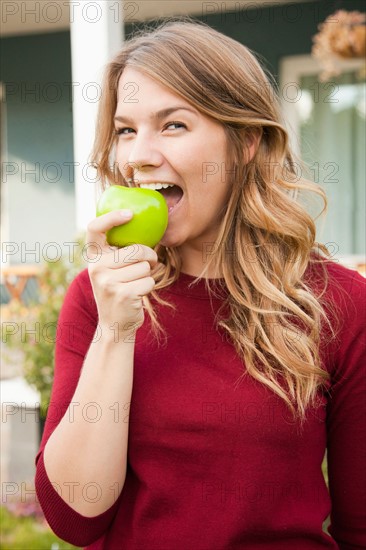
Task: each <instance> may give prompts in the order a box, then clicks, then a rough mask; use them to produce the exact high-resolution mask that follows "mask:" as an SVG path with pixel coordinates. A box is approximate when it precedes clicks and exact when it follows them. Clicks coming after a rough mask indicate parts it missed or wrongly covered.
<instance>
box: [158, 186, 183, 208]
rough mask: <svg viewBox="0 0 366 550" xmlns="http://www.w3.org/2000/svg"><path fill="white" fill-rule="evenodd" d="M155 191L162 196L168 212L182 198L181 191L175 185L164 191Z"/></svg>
mask: <svg viewBox="0 0 366 550" xmlns="http://www.w3.org/2000/svg"><path fill="white" fill-rule="evenodd" d="M156 191H157V192H158V193H161V195H163V197H164V199H165V202H166V203H167V206H168V211H169V212H170V211H171V210H172V209H173V208H174V207H175V206H176V205H177V204H178V202H180V201H181V200H182V197H183V190H182V189H181V188H180V187H178V186H177V185H174V186H173V187H167V188H166V189H157V190H156Z"/></svg>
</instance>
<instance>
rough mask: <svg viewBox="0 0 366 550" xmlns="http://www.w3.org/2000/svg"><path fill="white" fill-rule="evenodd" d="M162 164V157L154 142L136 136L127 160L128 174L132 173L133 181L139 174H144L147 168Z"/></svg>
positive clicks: (141, 136)
mask: <svg viewBox="0 0 366 550" xmlns="http://www.w3.org/2000/svg"><path fill="white" fill-rule="evenodd" d="M162 162H163V155H162V153H161V152H160V151H159V149H158V147H157V145H156V143H155V142H154V140H153V139H152V138H151V137H149V136H143V135H140V136H137V137H136V139H135V140H134V142H133V146H132V148H131V149H130V152H129V155H128V158H127V165H128V167H129V172H130V174H131V172H132V174H131V175H132V176H133V177H134V179H135V181H136V177H137V178H138V173H139V172H146V171H147V169H149V168H156V167H159V166H160V165H161V164H162ZM131 175H130V176H129V177H131Z"/></svg>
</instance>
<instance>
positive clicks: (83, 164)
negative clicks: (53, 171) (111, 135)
mask: <svg viewBox="0 0 366 550" xmlns="http://www.w3.org/2000/svg"><path fill="white" fill-rule="evenodd" d="M122 15H123V0H119V1H116V0H113V1H111V0H94V1H93V2H72V1H70V33H71V64H72V81H73V137H74V163H75V171H74V174H75V200H76V227H77V231H78V232H84V231H85V230H86V226H87V225H88V223H89V221H90V220H92V219H93V218H94V217H95V205H96V198H97V189H98V188H99V184H100V182H98V181H96V180H97V177H96V170H95V169H94V168H92V167H91V166H90V165H89V162H90V160H89V155H90V153H91V150H92V146H93V141H94V135H95V123H96V115H97V109H98V104H99V101H98V100H99V98H100V95H101V87H100V86H101V81H102V76H103V69H104V67H105V65H106V63H108V61H109V60H110V59H111V57H112V56H113V55H114V53H116V52H117V51H118V50H119V49H120V48H121V46H122V42H123V40H124V25H123V17H122Z"/></svg>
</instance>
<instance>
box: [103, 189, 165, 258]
mask: <svg viewBox="0 0 366 550" xmlns="http://www.w3.org/2000/svg"><path fill="white" fill-rule="evenodd" d="M123 209H129V210H132V212H133V218H132V219H131V220H130V221H129V222H127V223H124V224H122V225H118V226H116V227H113V228H112V229H110V230H109V231H107V242H108V244H110V245H111V246H118V247H123V246H128V245H130V244H144V245H146V246H149V247H150V248H154V246H156V245H157V244H158V242H159V241H160V239H161V238H162V236H163V235H164V233H165V230H166V228H167V225H168V206H167V204H166V202H165V199H164V197H163V195H162V194H161V193H159V192H158V191H154V190H153V189H140V188H139V187H124V186H122V185H112V186H111V187H108V188H107V189H106V190H105V191H104V192H103V193H102V195H101V197H100V198H99V200H98V204H97V216H101V215H102V214H107V212H111V211H112V210H123Z"/></svg>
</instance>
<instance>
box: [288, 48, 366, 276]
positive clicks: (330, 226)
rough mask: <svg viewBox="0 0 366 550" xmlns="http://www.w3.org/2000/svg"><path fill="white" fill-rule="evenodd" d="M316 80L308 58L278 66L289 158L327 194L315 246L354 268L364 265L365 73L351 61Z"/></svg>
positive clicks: (314, 64)
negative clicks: (298, 162)
mask: <svg viewBox="0 0 366 550" xmlns="http://www.w3.org/2000/svg"><path fill="white" fill-rule="evenodd" d="M360 69H361V70H360ZM318 74H319V65H318V63H317V62H316V61H315V60H313V59H312V58H311V57H310V56H296V57H290V58H285V59H284V60H283V62H282V65H281V82H280V89H281V95H282V101H283V112H284V116H285V119H286V121H287V126H288V130H289V133H290V137H291V141H292V146H293V148H294V149H295V152H296V153H297V154H298V155H299V156H300V157H301V158H302V159H303V160H304V161H305V163H306V164H307V166H308V168H309V175H310V177H311V178H312V180H313V181H315V182H317V183H319V184H320V185H321V186H322V187H323V188H324V190H325V192H326V194H327V198H328V213H327V216H326V218H325V221H324V218H323V219H321V220H318V221H317V240H318V241H319V242H323V243H325V244H326V245H327V246H328V247H329V249H330V252H331V253H332V255H334V257H335V258H339V260H340V261H342V263H345V264H348V265H350V266H351V267H356V266H358V265H360V264H362V263H363V264H364V263H365V250H366V242H365V240H366V224H365V219H366V218H365V211H366V199H365V173H366V167H365V153H364V152H365V150H366V141H365V135H366V125H365V121H366V82H365V72H364V71H363V72H362V61H361V62H359V61H358V60H352V61H347V62H345V63H344V64H343V68H342V74H341V75H340V76H337V77H333V78H332V79H331V80H330V81H328V82H319V80H318ZM312 213H313V212H312Z"/></svg>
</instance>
